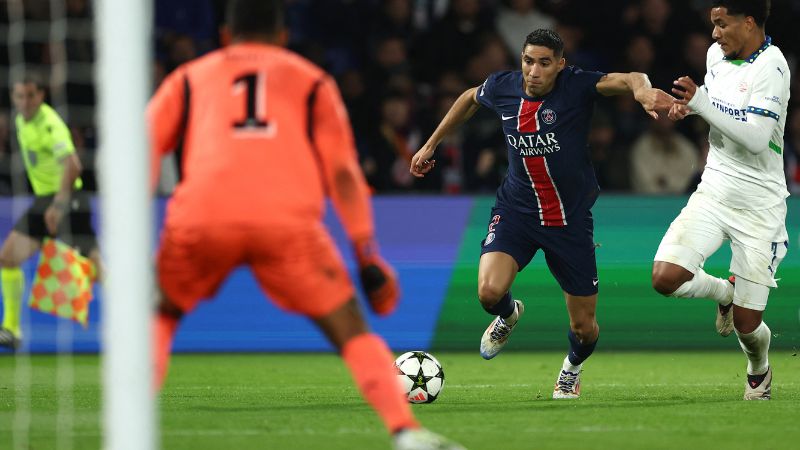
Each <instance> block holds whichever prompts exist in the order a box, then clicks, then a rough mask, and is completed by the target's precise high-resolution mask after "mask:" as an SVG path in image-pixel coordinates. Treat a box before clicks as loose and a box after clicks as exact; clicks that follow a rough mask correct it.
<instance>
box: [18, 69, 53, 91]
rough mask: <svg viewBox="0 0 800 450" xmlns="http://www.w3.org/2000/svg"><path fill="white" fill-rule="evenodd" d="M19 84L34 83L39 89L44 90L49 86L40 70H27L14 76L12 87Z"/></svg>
mask: <svg viewBox="0 0 800 450" xmlns="http://www.w3.org/2000/svg"><path fill="white" fill-rule="evenodd" d="M17 84H32V85H33V86H34V87H36V90H37V91H44V90H45V89H46V88H47V86H46V85H45V82H44V77H43V76H42V75H41V74H39V73H38V72H25V73H23V74H22V75H18V76H14V77H12V78H11V87H12V88H13V87H14V86H16V85H17Z"/></svg>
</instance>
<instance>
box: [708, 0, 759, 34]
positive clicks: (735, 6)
mask: <svg viewBox="0 0 800 450" xmlns="http://www.w3.org/2000/svg"><path fill="white" fill-rule="evenodd" d="M771 3H772V2H771V1H770V0H713V1H712V2H711V7H712V8H726V9H727V10H728V14H729V15H731V16H741V15H743V16H745V17H746V16H751V17H752V18H753V21H755V23H756V25H758V26H759V27H761V28H764V24H766V23H767V18H768V17H769V9H770V4H771Z"/></svg>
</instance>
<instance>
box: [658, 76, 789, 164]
mask: <svg viewBox="0 0 800 450" xmlns="http://www.w3.org/2000/svg"><path fill="white" fill-rule="evenodd" d="M674 84H675V86H676V87H674V88H672V92H674V93H675V95H677V96H678V99H677V100H675V104H676V105H680V106H683V107H686V108H690V109H691V110H692V111H695V112H696V113H697V114H699V115H700V116H701V117H702V118H703V119H705V120H706V122H708V123H709V124H710V125H712V126H714V128H716V129H718V130H719V131H720V132H722V134H724V135H725V136H727V137H728V138H729V139H731V140H732V141H734V142H736V143H737V144H739V145H740V146H742V147H744V148H745V149H747V151H748V152H750V153H753V154H758V153H761V152H763V151H764V150H766V149H768V148H769V144H770V137H771V136H772V130H773V129H774V128H775V127H776V126H777V125H778V120H777V119H776V118H774V117H765V116H762V115H758V114H753V113H748V114H747V121H746V122H743V121H740V120H736V119H734V118H733V116H731V115H728V114H725V113H724V112H722V111H720V110H719V109H717V108H716V107H714V105H713V104H711V99H709V98H708V93H707V92H706V90H705V89H700V88H698V87H697V84H695V82H694V80H692V79H691V78H690V77H688V76H683V77H680V78H678V79H677V80H675V82H674ZM754 96H755V95H754ZM779 145H780V144H779Z"/></svg>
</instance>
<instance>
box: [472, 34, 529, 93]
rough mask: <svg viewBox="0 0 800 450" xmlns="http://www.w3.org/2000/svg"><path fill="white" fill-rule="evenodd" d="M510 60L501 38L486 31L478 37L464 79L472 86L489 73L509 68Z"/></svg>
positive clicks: (480, 81)
mask: <svg viewBox="0 0 800 450" xmlns="http://www.w3.org/2000/svg"><path fill="white" fill-rule="evenodd" d="M523 40H524V38H523ZM515 54H516V53H515ZM511 61H512V58H511V55H510V54H509V52H508V49H507V48H506V46H505V44H504V43H503V40H502V38H500V36H499V35H497V34H495V33H486V34H484V35H483V36H482V37H481V39H480V42H479V47H478V51H477V52H476V54H475V55H474V56H472V57H471V58H470V59H469V61H468V62H467V67H466V70H465V73H466V81H467V83H468V84H470V85H472V86H475V85H478V84H481V83H483V81H484V80H485V79H486V77H488V76H489V75H490V74H492V73H494V72H499V71H501V70H509V69H511Z"/></svg>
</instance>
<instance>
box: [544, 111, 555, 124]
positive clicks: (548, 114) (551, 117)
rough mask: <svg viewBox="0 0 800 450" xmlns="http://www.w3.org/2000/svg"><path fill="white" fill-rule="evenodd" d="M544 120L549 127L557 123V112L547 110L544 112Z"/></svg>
mask: <svg viewBox="0 0 800 450" xmlns="http://www.w3.org/2000/svg"><path fill="white" fill-rule="evenodd" d="M542 120H543V121H544V123H546V124H548V125H552V124H554V123H555V122H556V112H555V111H553V110H552V109H549V108H548V109H545V110H543V111H542Z"/></svg>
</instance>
